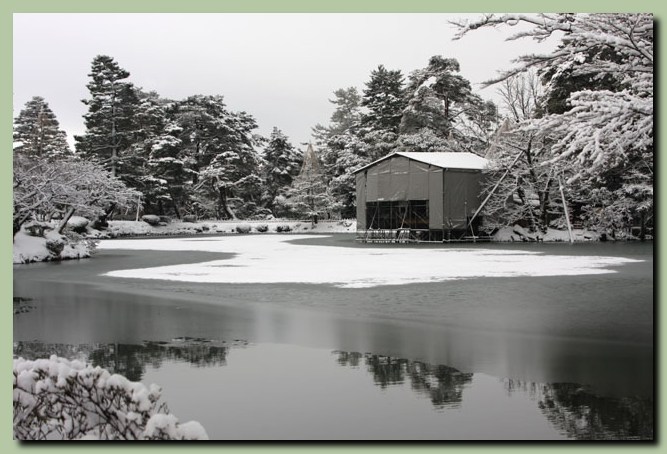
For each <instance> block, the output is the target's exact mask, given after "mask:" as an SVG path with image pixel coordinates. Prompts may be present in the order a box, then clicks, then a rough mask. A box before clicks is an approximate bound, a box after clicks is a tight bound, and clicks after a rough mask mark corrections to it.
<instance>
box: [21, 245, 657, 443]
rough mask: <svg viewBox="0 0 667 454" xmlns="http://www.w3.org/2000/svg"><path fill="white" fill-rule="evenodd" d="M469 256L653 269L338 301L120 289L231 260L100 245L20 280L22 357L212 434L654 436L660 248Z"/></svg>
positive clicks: (292, 287) (442, 286)
mask: <svg viewBox="0 0 667 454" xmlns="http://www.w3.org/2000/svg"><path fill="white" fill-rule="evenodd" d="M249 241H251V238H250V237H249ZM297 243H304V244H325V245H332V246H334V245H335V246H343V247H373V246H368V245H358V244H356V243H354V241H353V239H352V238H351V237H350V236H349V235H336V236H333V237H331V238H327V239H315V238H313V239H308V240H299V241H297ZM390 246H392V247H447V246H421V245H420V246H405V245H390ZM383 247H387V246H386V245H383ZM456 247H457V248H460V247H461V246H460V245H456ZM463 247H470V248H499V249H522V250H526V249H527V250H532V251H541V252H544V253H547V254H567V255H605V256H619V257H628V258H633V259H639V260H643V261H642V262H639V263H629V264H626V265H623V266H619V267H616V268H615V270H616V271H617V272H616V273H612V274H600V275H588V276H563V277H517V278H477V279H470V280H459V281H447V282H443V283H428V284H410V285H404V286H385V287H374V288H365V289H340V288H335V287H332V286H328V285H302V284H263V285H247V284H246V285H242V284H232V285H230V284H188V283H183V282H167V281H158V280H133V279H119V278H110V277H104V276H100V274H101V273H104V272H107V271H112V270H117V269H129V268H142V267H149V266H160V265H169V264H177V263H191V262H199V261H207V260H217V259H221V258H224V257H225V255H224V254H214V253H199V252H195V253H183V252H156V251H106V250H105V251H100V252H99V253H98V254H97V255H96V256H95V257H94V258H93V259H89V260H81V261H72V262H62V263H59V264H58V263H45V264H32V265H21V266H15V267H14V296H15V303H14V314H15V315H14V342H15V344H14V348H15V353H16V354H17V355H22V356H25V357H43V356H48V355H49V354H52V353H56V354H59V355H61V356H67V357H81V358H84V359H88V360H89V361H91V362H93V363H95V364H99V365H101V366H104V367H108V368H109V369H111V370H114V371H116V372H119V373H122V374H124V375H126V376H128V377H129V378H131V379H132V380H142V381H144V382H147V383H158V384H160V385H161V386H162V387H163V389H164V394H163V395H164V398H165V400H166V401H167V403H168V405H169V407H170V409H171V410H172V411H173V412H174V413H175V414H176V415H177V416H178V417H179V418H181V419H182V420H190V419H195V420H198V421H200V422H201V423H202V424H203V425H204V427H205V428H206V429H207V431H208V433H209V435H210V436H211V438H214V439H373V440H379V439H381V440H384V439H394V438H398V439H443V440H445V439H558V438H580V439H600V438H612V439H627V438H633V439H635V438H644V439H645V438H652V435H653V249H652V244H650V243H649V244H629V243H622V244H620V243H619V244H604V243H595V244H577V245H573V246H571V245H566V244H542V245H537V244H530V245H525V244H511V245H496V244H491V245H489V244H485V245H468V246H463ZM323 259H325V258H323ZM285 260H286V266H289V257H286V258H285ZM17 298H19V299H17Z"/></svg>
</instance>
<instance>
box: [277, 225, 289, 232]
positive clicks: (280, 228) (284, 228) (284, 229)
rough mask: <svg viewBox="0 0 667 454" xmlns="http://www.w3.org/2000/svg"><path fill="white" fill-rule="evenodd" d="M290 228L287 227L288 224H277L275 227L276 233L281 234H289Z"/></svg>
mask: <svg viewBox="0 0 667 454" xmlns="http://www.w3.org/2000/svg"><path fill="white" fill-rule="evenodd" d="M291 231H292V227H290V226H289V224H279V225H277V226H276V232H278V233H283V232H291Z"/></svg>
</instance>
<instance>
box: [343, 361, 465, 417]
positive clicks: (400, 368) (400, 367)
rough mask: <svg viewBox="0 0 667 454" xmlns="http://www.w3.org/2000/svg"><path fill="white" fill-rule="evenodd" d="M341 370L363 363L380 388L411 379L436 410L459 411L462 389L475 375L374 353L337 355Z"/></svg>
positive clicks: (411, 384)
mask: <svg viewBox="0 0 667 454" xmlns="http://www.w3.org/2000/svg"><path fill="white" fill-rule="evenodd" d="M334 353H335V354H337V355H338V358H337V362H338V364H340V365H341V366H350V367H359V365H360V363H361V361H362V360H363V362H364V364H365V365H366V369H367V371H368V372H369V373H370V374H371V375H372V376H373V381H374V382H375V384H376V385H377V386H379V387H381V388H383V389H384V388H386V387H387V386H390V385H397V384H403V383H405V382H406V378H408V379H409V382H410V387H411V389H412V390H413V391H415V392H416V393H418V394H420V395H424V396H426V397H428V398H429V399H430V400H431V402H432V403H433V405H434V406H435V407H436V408H445V407H450V408H456V407H458V406H459V405H460V403H461V398H462V394H463V388H464V387H465V386H466V385H468V384H470V381H471V380H472V376H473V374H471V373H463V372H460V371H458V370H456V369H454V368H453V367H449V366H444V365H437V366H434V365H431V364H427V363H423V362H421V361H410V360H407V359H403V358H394V357H391V356H382V355H374V354H371V353H365V354H362V353H357V352H341V351H336V352H334Z"/></svg>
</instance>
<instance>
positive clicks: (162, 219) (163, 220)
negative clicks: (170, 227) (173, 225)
mask: <svg viewBox="0 0 667 454" xmlns="http://www.w3.org/2000/svg"><path fill="white" fill-rule="evenodd" d="M160 222H163V223H165V224H169V223H170V222H171V218H170V217H169V216H160Z"/></svg>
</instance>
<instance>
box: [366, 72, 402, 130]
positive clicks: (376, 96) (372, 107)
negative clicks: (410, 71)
mask: <svg viewBox="0 0 667 454" xmlns="http://www.w3.org/2000/svg"><path fill="white" fill-rule="evenodd" d="M361 105H362V106H363V107H365V108H367V109H368V112H367V113H364V114H363V115H362V117H361V124H362V126H364V127H365V128H367V129H368V130H370V131H387V132H392V133H394V134H398V128H399V126H400V124H401V117H402V116H403V109H404V108H405V96H404V93H403V74H402V73H401V71H400V70H395V71H389V70H387V69H386V68H385V67H384V66H383V65H380V66H378V68H377V69H375V70H373V71H371V78H370V80H369V81H368V82H366V88H365V89H364V95H363V98H362V100H361Z"/></svg>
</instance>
